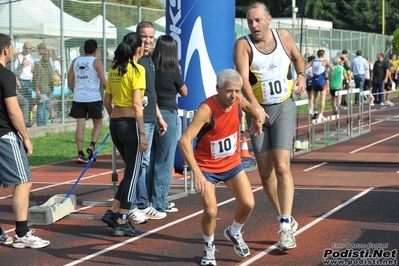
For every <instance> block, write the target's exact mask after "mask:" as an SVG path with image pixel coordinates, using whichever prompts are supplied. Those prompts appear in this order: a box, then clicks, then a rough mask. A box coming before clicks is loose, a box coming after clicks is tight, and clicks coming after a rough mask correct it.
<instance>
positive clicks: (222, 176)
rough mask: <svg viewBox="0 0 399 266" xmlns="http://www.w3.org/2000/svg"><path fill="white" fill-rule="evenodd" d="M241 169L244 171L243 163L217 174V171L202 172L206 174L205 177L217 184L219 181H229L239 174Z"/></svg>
mask: <svg viewBox="0 0 399 266" xmlns="http://www.w3.org/2000/svg"><path fill="white" fill-rule="evenodd" d="M241 171H244V166H243V165H242V164H239V165H237V166H236V167H234V168H233V169H231V170H229V171H226V172H223V173H217V174H215V173H210V172H205V171H202V174H203V175H204V176H205V179H206V180H207V181H209V182H211V183H212V184H215V185H216V184H217V183H219V182H227V181H229V180H230V179H232V178H233V177H235V176H236V175H238V173H240V172H241Z"/></svg>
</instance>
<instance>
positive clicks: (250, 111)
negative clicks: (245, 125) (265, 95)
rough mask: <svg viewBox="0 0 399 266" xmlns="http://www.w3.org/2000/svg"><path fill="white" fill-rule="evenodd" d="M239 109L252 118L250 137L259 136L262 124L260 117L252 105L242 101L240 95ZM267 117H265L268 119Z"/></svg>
mask: <svg viewBox="0 0 399 266" xmlns="http://www.w3.org/2000/svg"><path fill="white" fill-rule="evenodd" d="M241 108H242V110H243V111H244V112H245V113H246V114H247V115H250V116H252V123H251V126H250V128H249V133H250V134H252V135H255V136H257V135H259V134H261V133H262V122H261V121H260V116H259V114H258V112H257V111H256V110H255V108H254V107H253V105H252V104H251V103H250V102H248V101H247V100H245V99H244V97H242V95H241ZM266 116H267V114H266ZM268 117H269V116H267V118H268Z"/></svg>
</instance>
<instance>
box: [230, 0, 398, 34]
mask: <svg viewBox="0 0 399 266" xmlns="http://www.w3.org/2000/svg"><path fill="white" fill-rule="evenodd" d="M252 2H264V3H265V4H266V5H267V6H268V7H269V9H270V13H271V15H272V17H291V16H292V0H279V1H275V0H257V1H255V0H251V1H248V0H236V17H245V11H246V7H247V6H248V4H249V3H252ZM382 2H383V1H381V0H378V1H376V0H334V1H326V0H296V7H298V10H299V11H298V13H297V18H300V17H302V16H303V17H305V18H311V19H318V20H327V21H332V22H333V27H334V28H335V29H344V30H353V31H362V32H373V33H382ZM384 2H385V5H384V6H385V34H386V35H393V32H394V31H395V29H396V28H399V1H398V0H384ZM302 5H303V8H302ZM302 10H303V12H301V11H302Z"/></svg>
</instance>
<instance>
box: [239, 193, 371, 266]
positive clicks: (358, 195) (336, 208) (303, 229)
mask: <svg viewBox="0 0 399 266" xmlns="http://www.w3.org/2000/svg"><path fill="white" fill-rule="evenodd" d="M373 189H374V188H373V187H369V188H368V189H366V190H364V191H363V192H361V193H360V194H357V195H356V196H354V197H352V198H351V199H349V200H347V201H346V202H344V203H342V204H341V205H339V206H337V207H335V208H334V209H332V210H331V211H329V212H327V213H326V214H323V215H322V216H320V217H319V218H317V219H316V220H314V221H313V222H310V223H308V224H307V225H305V226H304V227H302V228H301V229H299V230H298V231H296V233H295V234H294V235H295V236H297V235H299V234H301V233H303V232H304V231H306V230H308V229H309V228H311V227H312V226H314V225H315V224H317V223H319V222H321V221H323V220H324V219H325V218H327V217H328V216H330V215H332V214H333V213H335V212H337V211H339V210H340V209H342V208H343V207H345V206H346V205H348V204H350V203H352V202H354V201H355V200H357V199H359V198H360V197H362V196H364V195H366V194H367V193H369V192H370V191H372V190H373ZM278 247H279V242H277V243H275V244H274V245H272V246H270V247H269V248H267V249H265V250H263V251H261V252H260V253H258V254H257V255H256V256H254V257H252V258H251V259H249V260H247V261H245V262H244V263H241V264H240V266H247V265H250V264H251V263H253V262H255V261H257V260H259V259H260V258H262V257H263V256H265V255H266V254H268V253H270V252H271V251H273V250H274V249H276V248H278Z"/></svg>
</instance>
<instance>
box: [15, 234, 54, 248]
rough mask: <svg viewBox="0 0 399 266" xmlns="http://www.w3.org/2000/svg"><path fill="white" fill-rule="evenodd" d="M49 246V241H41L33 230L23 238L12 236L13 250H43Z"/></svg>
mask: <svg viewBox="0 0 399 266" xmlns="http://www.w3.org/2000/svg"><path fill="white" fill-rule="evenodd" d="M49 244H50V241H48V240H43V239H41V238H40V237H38V236H36V235H35V230H30V231H29V232H27V233H26V235H24V236H23V237H18V235H15V236H14V240H13V243H12V246H13V247H14V248H44V247H47V246H48V245H49Z"/></svg>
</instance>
